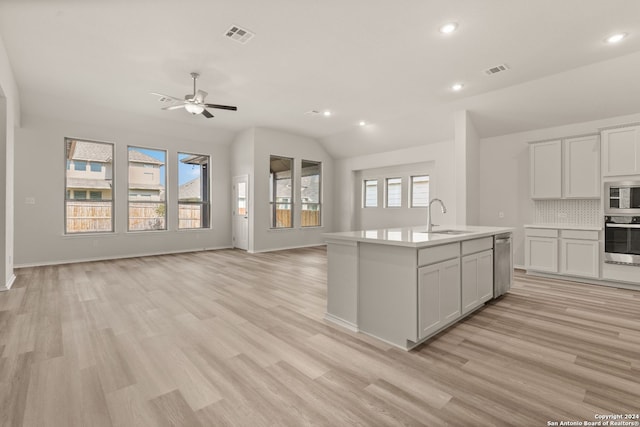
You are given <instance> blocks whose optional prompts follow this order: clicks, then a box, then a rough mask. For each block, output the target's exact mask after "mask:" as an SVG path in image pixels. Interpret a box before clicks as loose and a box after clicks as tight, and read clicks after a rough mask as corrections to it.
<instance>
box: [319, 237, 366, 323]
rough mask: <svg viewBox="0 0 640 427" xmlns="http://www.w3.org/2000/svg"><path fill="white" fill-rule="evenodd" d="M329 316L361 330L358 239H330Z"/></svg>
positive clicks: (328, 273) (328, 274)
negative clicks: (359, 323)
mask: <svg viewBox="0 0 640 427" xmlns="http://www.w3.org/2000/svg"><path fill="white" fill-rule="evenodd" d="M327 266H328V271H327V316H326V318H327V319H328V320H331V321H333V322H336V323H339V324H341V325H342V326H345V327H347V328H349V329H352V330H355V331H357V330H358V242H355V241H348V240H339V241H333V240H328V241H327Z"/></svg>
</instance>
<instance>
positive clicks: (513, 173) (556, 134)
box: [478, 114, 640, 266]
mask: <svg viewBox="0 0 640 427" xmlns="http://www.w3.org/2000/svg"><path fill="white" fill-rule="evenodd" d="M638 121H640V114H634V115H630V116H620V117H613V118H608V119H602V120H596V121H591V122H583V123H575V124H571V125H566V126H558V127H553V128H546V129H538V130H534V131H528V132H520V133H514V134H509V135H503V136H499V137H493V138H483V139H481V143H480V152H479V157H480V162H479V167H480V170H479V180H478V181H479V182H480V189H479V199H478V207H479V220H480V225H494V226H505V227H515V228H516V231H515V235H514V249H515V254H514V263H515V264H516V265H517V266H523V265H524V228H523V225H524V224H530V223H532V218H533V202H532V201H531V199H530V198H529V151H528V144H527V143H528V142H531V141H538V140H544V139H554V138H562V137H568V136H572V135H580V134H586V133H594V132H597V131H598V129H599V128H601V127H606V126H612V125H617V124H624V123H633V122H638ZM500 212H503V213H504V217H503V218H500V217H499V214H500Z"/></svg>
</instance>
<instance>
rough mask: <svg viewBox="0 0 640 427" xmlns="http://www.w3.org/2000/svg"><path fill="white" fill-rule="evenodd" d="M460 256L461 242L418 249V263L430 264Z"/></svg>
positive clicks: (420, 264)
mask: <svg viewBox="0 0 640 427" xmlns="http://www.w3.org/2000/svg"><path fill="white" fill-rule="evenodd" d="M459 256H460V243H450V244H448V245H440V246H434V247H432V248H424V249H420V250H418V265H419V266H422V265H429V264H434V263H436V262H440V261H446V260H448V259H452V258H457V257H459Z"/></svg>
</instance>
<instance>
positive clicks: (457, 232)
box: [421, 230, 472, 235]
mask: <svg viewBox="0 0 640 427" xmlns="http://www.w3.org/2000/svg"><path fill="white" fill-rule="evenodd" d="M421 233H429V234H451V235H457V234H469V233H472V232H471V231H466V230H436V231H431V232H429V231H421Z"/></svg>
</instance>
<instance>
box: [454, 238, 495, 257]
mask: <svg viewBox="0 0 640 427" xmlns="http://www.w3.org/2000/svg"><path fill="white" fill-rule="evenodd" d="M487 249H493V236H492V237H482V238H480V239H473V240H465V241H464V242H462V255H467V254H474V253H476V252H481V251H485V250H487Z"/></svg>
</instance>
